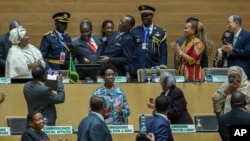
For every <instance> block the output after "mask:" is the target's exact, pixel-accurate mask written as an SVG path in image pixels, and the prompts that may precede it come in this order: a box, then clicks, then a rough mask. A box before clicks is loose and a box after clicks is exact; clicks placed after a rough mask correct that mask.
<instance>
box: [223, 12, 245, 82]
mask: <svg viewBox="0 0 250 141" xmlns="http://www.w3.org/2000/svg"><path fill="white" fill-rule="evenodd" d="M227 23H228V28H229V30H230V32H231V33H232V34H233V35H234V36H232V37H231V38H230V39H229V43H227V44H226V45H224V46H223V48H222V50H223V51H225V52H226V53H227V60H228V67H230V66H240V67H242V68H243V70H244V71H245V73H246V75H247V77H248V79H250V33H249V32H247V31H245V30H243V29H242V27H241V25H242V19H241V17H240V16H239V15H237V14H231V15H230V16H229V17H228V19H227ZM230 43H232V44H230Z"/></svg>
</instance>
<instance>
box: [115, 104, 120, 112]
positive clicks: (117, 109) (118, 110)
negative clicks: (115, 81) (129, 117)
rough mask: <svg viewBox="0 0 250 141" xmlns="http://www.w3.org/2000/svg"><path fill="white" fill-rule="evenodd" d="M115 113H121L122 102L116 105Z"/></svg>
mask: <svg viewBox="0 0 250 141" xmlns="http://www.w3.org/2000/svg"><path fill="white" fill-rule="evenodd" d="M115 111H116V113H117V114H118V115H121V114H122V104H119V105H118V106H117V107H116V110H115Z"/></svg>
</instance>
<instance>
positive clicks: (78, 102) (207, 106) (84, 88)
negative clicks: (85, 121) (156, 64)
mask: <svg viewBox="0 0 250 141" xmlns="http://www.w3.org/2000/svg"><path fill="white" fill-rule="evenodd" d="M100 85H101V84H75V85H74V84H66V85H65V91H66V100H65V102H64V103H63V104H58V105H56V108H57V117H58V118H57V122H56V123H57V125H72V126H73V128H74V129H76V128H77V127H78V124H79V122H80V120H81V119H82V118H83V117H85V116H87V114H88V108H89V99H90V97H91V95H92V92H93V90H94V88H96V87H99V86H100ZM220 85H221V83H202V84H201V85H195V84H192V83H178V84H177V86H178V87H179V88H181V89H182V90H183V92H184V94H185V97H186V100H187V102H188V105H187V107H188V110H189V112H190V114H191V116H192V117H193V115H195V114H205V113H206V114H207V113H213V109H212V100H211V98H212V95H213V94H214V92H215V91H216V90H217V89H218V88H219V86H220ZM23 86H24V84H13V85H0V90H4V91H6V93H7V96H6V100H5V101H4V103H2V104H1V105H0V111H1V112H0V126H6V122H5V119H4V117H5V116H15V115H16V116H18V115H26V114H27V107H26V102H25V99H24V96H23ZM117 86H119V87H121V88H123V89H124V91H125V94H126V97H127V100H128V103H129V107H130V111H131V114H130V116H129V124H132V125H134V129H135V130H138V126H139V124H138V116H139V114H141V113H145V114H151V113H152V111H151V110H150V109H148V108H147V106H146V103H147V101H148V98H149V97H154V98H155V97H156V96H158V95H159V94H160V92H161V87H160V85H159V84H158V83H155V84H153V83H151V84H148V83H137V84H134V83H129V84H125V83H119V84H117ZM202 134H204V135H205V137H206V135H208V136H210V135H211V136H213V137H214V138H213V139H214V140H211V141H216V140H218V139H219V138H217V133H208V134H205V133H197V135H202ZM195 135H196V134H178V135H175V137H176V140H177V139H179V138H180V141H181V140H182V139H183V140H184V139H185V138H186V137H190V138H193V140H194V141H195V140H197V141H198V140H200V139H199V138H198V137H193V136H195ZM215 135H216V136H215ZM115 136H120V135H115ZM130 136H132V135H126V137H130ZM134 137H135V136H133V137H131V139H132V138H133V140H134ZM182 137H183V138H182ZM205 137H204V138H205ZM1 138H5V137H0V141H1ZM14 138H15V137H14ZM118 138H119V137H118ZM118 138H117V139H118ZM206 138H207V139H209V137H206ZM119 139H122V138H119ZM119 139H118V140H119ZM127 141H128V140H127ZM129 141H130V140H129ZM131 141H132V140H131ZM177 141H178V140H177Z"/></svg>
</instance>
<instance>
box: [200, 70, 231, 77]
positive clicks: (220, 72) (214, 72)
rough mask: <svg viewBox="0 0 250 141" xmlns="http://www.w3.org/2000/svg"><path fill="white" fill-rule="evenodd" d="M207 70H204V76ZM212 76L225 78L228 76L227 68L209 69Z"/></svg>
mask: <svg viewBox="0 0 250 141" xmlns="http://www.w3.org/2000/svg"><path fill="white" fill-rule="evenodd" d="M207 69H208V68H204V72H205V75H206V72H207V71H206V70H207ZM210 71H211V74H212V75H221V76H227V75H228V68H210Z"/></svg>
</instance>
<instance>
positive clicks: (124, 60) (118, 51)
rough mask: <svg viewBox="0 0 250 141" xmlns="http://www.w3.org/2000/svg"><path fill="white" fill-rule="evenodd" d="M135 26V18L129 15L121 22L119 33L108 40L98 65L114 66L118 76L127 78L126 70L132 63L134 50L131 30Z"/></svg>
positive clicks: (115, 33)
mask: <svg viewBox="0 0 250 141" xmlns="http://www.w3.org/2000/svg"><path fill="white" fill-rule="evenodd" d="M134 25H135V19H134V17H133V16H130V15H127V16H125V17H123V18H122V19H121V20H120V23H119V28H118V31H116V32H114V33H113V34H112V35H111V37H110V38H109V39H108V43H107V45H106V46H105V47H104V50H103V53H102V54H101V56H100V58H99V60H98V63H101V64H108V63H110V64H112V65H113V66H114V67H115V69H116V70H115V71H116V74H117V75H119V76H125V75H126V72H128V70H126V68H125V67H124V66H125V65H128V64H130V63H131V62H132V49H133V47H134V42H133V39H132V37H131V35H130V30H131V29H132V27H133V26H134Z"/></svg>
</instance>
